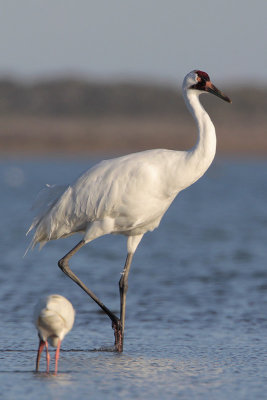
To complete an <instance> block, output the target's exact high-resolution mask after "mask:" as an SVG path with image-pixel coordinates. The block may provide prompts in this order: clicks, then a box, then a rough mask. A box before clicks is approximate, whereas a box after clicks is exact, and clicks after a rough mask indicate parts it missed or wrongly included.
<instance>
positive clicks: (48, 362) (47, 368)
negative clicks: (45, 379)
mask: <svg viewBox="0 0 267 400" xmlns="http://www.w3.org/2000/svg"><path fill="white" fill-rule="evenodd" d="M45 347H46V372H47V373H48V372H49V364H50V354H49V351H48V343H47V340H46V341H45Z"/></svg>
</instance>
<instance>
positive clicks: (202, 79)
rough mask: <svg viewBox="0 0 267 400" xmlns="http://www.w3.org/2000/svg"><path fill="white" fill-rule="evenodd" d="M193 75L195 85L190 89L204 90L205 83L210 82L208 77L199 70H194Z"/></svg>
mask: <svg viewBox="0 0 267 400" xmlns="http://www.w3.org/2000/svg"><path fill="white" fill-rule="evenodd" d="M195 73H196V75H197V83H195V84H194V85H192V86H190V89H197V90H205V88H206V82H210V77H209V75H208V74H207V73H206V72H204V71H200V70H195Z"/></svg>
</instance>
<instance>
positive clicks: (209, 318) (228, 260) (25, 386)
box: [0, 159, 267, 400]
mask: <svg viewBox="0 0 267 400" xmlns="http://www.w3.org/2000/svg"><path fill="white" fill-rule="evenodd" d="M90 164H91V161H89V162H88V160H87V161H85V160H82V161H77V160H71V161H70V160H69V161H66V160H57V161H55V160H45V159H44V160H28V161H25V160H24V161H13V160H4V161H2V162H1V163H0V180H1V188H2V191H1V198H0V201H1V207H0V218H1V225H0V233H1V242H0V250H1V262H0V265H1V274H0V285H1V292H0V299H1V301H0V310H1V325H0V393H1V395H2V397H1V398H3V399H10V400H11V399H37V398H38V399H39V400H42V399H48V398H49V399H63V398H64V399H81V398H91V399H115V398H116V399H151V398H153V399H162V398H164V399H176V398H179V399H189V398H192V399H219V400H220V399H252V398H258V399H259V398H261V399H262V398H266V391H267V350H266V349H267V268H266V255H267V248H266V232H267V207H266V199H267V161H266V162H265V161H253V160H246V161H244V160H242V161H233V160H219V159H217V161H216V162H215V163H214V164H213V165H212V167H211V168H210V169H209V171H208V173H207V174H206V175H205V177H203V178H202V179H201V180H200V181H198V182H197V183H196V184H194V185H193V186H192V187H191V188H189V189H187V190H186V191H184V192H183V193H181V194H180V195H179V196H178V197H177V199H176V200H175V201H174V203H173V205H172V206H171V207H170V209H169V210H168V212H167V214H166V216H165V217H164V218H163V220H162V222H161V225H160V227H159V229H157V230H156V231H154V232H152V233H148V234H147V235H145V237H144V239H143V240H142V242H141V244H140V246H139V248H138V250H137V252H136V254H135V257H134V260H133V265H132V269H131V273H130V277H129V291H128V297H127V320H126V333H125V349H124V353H123V354H116V353H113V352H110V351H95V350H98V349H102V350H103V349H105V348H109V347H110V346H112V344H113V331H112V329H111V324H110V321H109V320H108V319H107V317H106V316H105V315H103V313H102V312H100V311H99V310H98V309H97V306H96V305H95V304H94V303H93V301H92V300H91V299H89V298H88V297H87V296H86V294H85V293H83V292H82V290H81V289H80V288H79V287H78V286H76V285H75V284H74V283H73V282H71V281H70V280H69V279H68V278H67V277H65V276H64V275H63V273H62V272H61V271H60V270H59V269H58V267H57V260H58V259H59V258H60V257H62V256H63V255H64V254H65V253H66V252H67V251H68V250H69V249H70V248H71V247H73V246H74V244H76V243H77V242H78V240H80V237H79V236H77V237H75V236H73V237H71V238H68V239H65V240H59V241H56V242H51V243H48V245H47V246H46V247H45V248H44V249H43V250H42V251H41V252H38V250H34V252H30V253H29V254H28V255H27V256H26V257H25V258H22V256H23V254H24V252H25V249H26V247H27V245H28V244H29V240H30V239H29V238H28V239H27V238H25V231H26V230H27V228H28V226H29V225H30V223H31V219H32V213H31V211H30V205H31V204H32V202H33V200H34V198H35V196H36V194H37V193H38V191H39V190H40V189H41V188H42V187H43V186H44V185H45V184H46V183H68V182H69V181H72V180H73V179H74V178H75V177H76V176H77V175H79V174H80V172H81V171H83V170H84V169H86V168H87V166H88V165H90ZM125 256H126V241H125V238H123V237H120V236H108V237H103V238H100V239H97V240H95V241H94V242H93V243H91V244H89V245H87V246H85V247H84V248H83V249H81V250H80V252H79V253H78V254H77V255H76V256H75V257H74V258H73V260H72V263H71V265H72V268H73V270H74V271H75V272H76V273H77V275H78V276H79V277H80V278H81V279H82V280H84V282H85V283H86V284H87V285H88V286H89V287H90V288H91V289H92V290H93V291H95V292H96V294H97V295H98V296H99V297H100V298H101V299H102V301H103V302H104V303H105V304H106V305H107V306H108V307H109V308H111V309H112V310H114V311H115V312H117V313H118V307H119V293H118V280H119V278H120V272H121V270H122V267H123V264H124V258H125ZM49 293H60V294H62V295H64V296H66V297H67V298H68V299H69V300H70V301H71V302H72V303H73V305H74V307H75V309H76V313H77V316H76V321H75V325H74V327H73V330H72V331H71V332H70V333H69V334H68V335H67V336H66V338H65V340H64V342H63V344H62V351H61V356H60V360H59V373H58V375H57V376H54V375H53V374H46V373H45V372H42V371H45V357H43V358H42V360H41V365H40V370H41V372H40V373H35V372H34V366H35V357H36V350H37V346H38V338H37V334H36V330H35V328H34V327H33V325H32V312H33V307H34V305H35V303H36V302H37V300H38V298H39V297H40V296H41V295H43V294H49ZM51 355H52V370H53V366H54V365H53V361H54V352H53V350H52V354H51Z"/></svg>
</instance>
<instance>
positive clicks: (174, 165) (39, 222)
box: [29, 70, 231, 351]
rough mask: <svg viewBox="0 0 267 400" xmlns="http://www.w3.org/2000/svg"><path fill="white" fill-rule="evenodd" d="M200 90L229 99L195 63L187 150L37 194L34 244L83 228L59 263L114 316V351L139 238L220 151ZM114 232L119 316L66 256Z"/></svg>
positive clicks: (119, 163)
mask: <svg viewBox="0 0 267 400" xmlns="http://www.w3.org/2000/svg"><path fill="white" fill-rule="evenodd" d="M202 93H212V94H214V95H216V96H218V97H220V98H221V99H223V100H225V101H227V102H231V100H230V99H229V98H228V97H227V96H225V95H224V94H223V93H222V92H220V91H219V90H218V89H217V88H216V87H215V86H214V85H213V84H212V83H211V81H210V78H209V76H208V74H207V73H205V72H203V71H199V70H194V71H192V72H190V73H189V74H188V75H186V77H185V79H184V82H183V96H184V99H185V102H186V105H187V107H188V109H189V111H190V113H191V114H192V115H193V117H194V119H195V121H196V123H197V128H198V140H197V143H196V145H195V146H194V147H193V148H192V149H190V150H189V151H173V150H165V149H157V150H148V151H142V152H139V153H134V154H130V155H126V156H124V157H119V158H115V159H111V160H106V161H102V162H100V163H98V164H97V165H95V166H94V167H92V168H90V169H89V170H87V171H86V172H85V173H83V174H82V175H81V176H80V177H79V178H78V179H77V180H76V181H75V182H74V183H73V184H72V185H68V186H64V187H62V186H50V187H48V188H47V189H46V191H44V192H43V194H42V195H41V196H40V198H39V207H40V211H39V214H38V215H37V216H36V217H35V218H34V221H33V223H32V225H31V227H30V229H29V231H30V230H31V229H33V228H35V234H34V237H33V239H32V242H31V245H30V247H31V246H32V247H34V245H35V244H36V243H38V242H39V243H40V245H43V244H45V243H46V242H47V241H49V240H54V239H59V238H64V237H67V236H70V235H72V234H74V233H77V232H81V233H82V234H83V238H82V240H81V241H80V242H79V243H78V244H77V245H76V246H75V247H74V248H73V249H72V250H71V251H70V252H69V253H67V254H66V255H65V256H64V257H63V258H62V259H61V260H59V262H58V265H59V267H60V268H61V269H62V271H63V272H64V273H65V274H66V275H68V276H69V277H70V278H71V279H72V280H73V281H74V282H76V283H77V284H78V285H79V286H80V287H81V288H82V289H83V290H84V291H85V292H86V293H87V294H88V295H89V296H90V297H91V298H92V299H93V300H94V301H95V302H96V303H97V304H98V305H99V306H100V307H101V308H102V309H103V310H104V312H105V313H106V314H107V315H108V316H109V317H110V319H111V321H112V327H113V329H114V334H115V349H116V350H117V351H122V350H123V337H124V325H125V307H126V292H127V289H128V274H129V270H130V266H131V262H132V257H133V254H134V252H135V251H136V248H137V246H138V244H139V242H140V240H141V239H142V237H143V235H144V234H145V233H146V232H147V231H153V230H154V229H155V228H157V227H158V225H159V223H160V221H161V218H162V217H163V215H164V213H165V212H166V211H167V209H168V207H169V206H170V204H171V203H172V201H173V200H174V198H175V197H176V196H177V194H178V193H179V192H180V191H181V190H183V189H185V188H187V187H188V186H190V185H192V184H193V183H194V182H196V181H197V180H198V179H199V178H200V177H201V176H202V175H203V174H204V173H205V171H206V170H207V169H208V167H209V166H210V164H211V162H212V160H213V158H214V156H215V151H216V134H215V128H214V125H213V123H212V122H211V120H210V117H209V116H208V114H207V112H206V111H205V110H204V108H203V107H202V105H201V104H200V101H199V95H200V94H202ZM111 233H113V234H122V235H125V236H126V237H127V258H126V262H125V266H124V269H123V272H122V275H121V279H120V281H119V289H120V318H118V317H117V316H116V315H115V314H114V313H113V312H111V311H110V310H109V309H108V308H107V307H106V306H105V305H104V304H103V303H102V302H101V301H100V300H99V299H98V298H97V297H96V296H95V294H94V293H93V292H92V291H91V290H89V289H88V288H87V287H86V286H85V284H84V283H83V282H82V281H81V280H80V279H79V278H78V277H77V276H76V275H75V274H74V273H73V272H72V270H71V269H70V267H69V259H70V258H71V257H72V256H73V255H74V254H75V253H76V252H77V251H78V250H79V249H80V248H81V247H82V246H84V245H85V244H86V243H89V242H91V241H92V240H94V239H96V238H98V237H100V236H103V235H107V234H111Z"/></svg>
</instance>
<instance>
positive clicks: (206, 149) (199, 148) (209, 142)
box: [183, 89, 216, 180]
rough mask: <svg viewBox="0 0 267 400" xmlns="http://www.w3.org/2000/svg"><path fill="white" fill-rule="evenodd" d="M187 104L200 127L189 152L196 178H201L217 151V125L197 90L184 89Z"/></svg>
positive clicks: (190, 162) (189, 160) (189, 159)
mask: <svg viewBox="0 0 267 400" xmlns="http://www.w3.org/2000/svg"><path fill="white" fill-rule="evenodd" d="M183 95H184V99H185V102H186V105H187V107H188V109H189V111H190V113H191V114H192V115H193V117H194V119H195V121H196V123H197V127H198V140H197V143H196V145H195V146H194V147H193V148H192V149H191V150H190V151H189V152H188V162H189V164H190V167H191V168H192V169H193V170H194V171H195V174H196V179H195V180H197V179H198V178H200V176H202V175H203V174H204V173H205V171H206V170H207V169H208V168H209V166H210V164H211V163H212V160H213V158H214V156H215V152H216V134H215V127H214V125H213V123H212V122H211V119H210V117H209V115H208V114H207V112H206V111H205V110H204V108H203V107H202V105H201V104H200V101H199V94H198V92H196V91H195V90H191V89H190V90H188V91H186V90H184V92H183Z"/></svg>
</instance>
